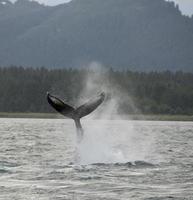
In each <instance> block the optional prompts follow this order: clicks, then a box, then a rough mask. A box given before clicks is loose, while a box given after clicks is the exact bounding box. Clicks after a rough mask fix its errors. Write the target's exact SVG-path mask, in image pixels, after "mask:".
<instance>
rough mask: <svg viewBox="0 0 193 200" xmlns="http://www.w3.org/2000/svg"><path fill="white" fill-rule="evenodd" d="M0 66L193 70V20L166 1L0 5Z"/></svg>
mask: <svg viewBox="0 0 193 200" xmlns="http://www.w3.org/2000/svg"><path fill="white" fill-rule="evenodd" d="M0 27H1V28H0V44H1V45H0V66H8V65H23V66H46V67H61V68H63V67H64V68H67V67H72V68H74V67H80V66H83V65H85V64H88V63H89V62H92V61H98V62H100V63H102V64H104V65H105V66H108V67H114V68H118V69H123V68H127V69H136V70H162V69H169V70H178V69H182V70H185V71H193V19H192V18H188V17H185V16H182V15H181V13H180V11H179V9H178V7H177V6H175V5H174V3H171V2H165V1H164V0H156V1H155V0H118V1H117V0H105V1H104V0H97V1H96V0H72V2H70V3H68V4H62V5H58V6H55V7H48V6H44V5H40V4H38V3H37V2H30V1H27V0H18V1H17V2H16V3H15V4H12V3H10V2H9V1H8V0H0Z"/></svg>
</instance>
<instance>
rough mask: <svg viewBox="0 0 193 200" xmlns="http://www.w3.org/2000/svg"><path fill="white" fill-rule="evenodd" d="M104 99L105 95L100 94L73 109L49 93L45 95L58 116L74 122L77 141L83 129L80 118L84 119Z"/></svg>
mask: <svg viewBox="0 0 193 200" xmlns="http://www.w3.org/2000/svg"><path fill="white" fill-rule="evenodd" d="M104 99H105V93H104V92H102V93H101V94H100V95H99V96H97V97H96V98H94V99H91V100H89V101H88V102H86V103H85V104H83V105H81V106H79V107H78V108H75V107H73V106H71V105H69V104H66V103H64V102H63V101H62V100H61V99H59V98H58V97H55V96H53V95H51V94H49V93H47V100H48V103H49V104H50V105H51V106H52V107H53V108H54V109H55V110H56V111H58V112H59V113H60V114H62V115H63V116H65V117H68V118H71V119H73V120H74V121H75V125H76V129H77V134H78V138H79V140H80V139H81V138H82V136H83V129H82V126H81V123H80V118H82V117H85V116H86V115H88V114H90V113H91V112H93V111H94V110H95V109H96V108H97V107H98V106H99V105H100V104H101V103H102V102H103V101H104Z"/></svg>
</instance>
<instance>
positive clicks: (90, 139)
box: [77, 63, 153, 164]
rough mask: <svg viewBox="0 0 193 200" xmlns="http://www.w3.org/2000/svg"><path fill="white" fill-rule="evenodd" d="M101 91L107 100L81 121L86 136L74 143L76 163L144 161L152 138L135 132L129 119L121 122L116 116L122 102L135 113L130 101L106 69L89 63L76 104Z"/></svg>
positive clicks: (120, 118) (120, 117)
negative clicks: (113, 82)
mask: <svg viewBox="0 0 193 200" xmlns="http://www.w3.org/2000/svg"><path fill="white" fill-rule="evenodd" d="M101 91H104V92H105V93H106V94H107V97H106V101H105V102H104V103H103V104H102V106H100V107H99V108H98V109H97V110H96V111H95V112H94V113H93V114H92V115H89V116H87V117H85V119H86V120H85V119H82V123H83V127H84V134H85V135H84V139H83V140H82V142H81V143H79V144H77V154H78V163H79V164H92V163H126V162H135V161H136V160H144V161H145V160H146V161H147V157H148V154H149V152H150V149H151V147H152V143H153V138H149V136H148V135H146V136H144V135H142V133H140V131H136V130H135V127H134V126H133V123H132V121H131V120H127V121H126V120H122V116H120V115H119V105H120V102H122V101H127V102H129V104H130V105H131V106H132V107H133V109H136V110H137V108H136V107H135V105H134V103H133V101H132V99H131V98H130V97H129V96H128V95H125V94H126V92H124V91H122V90H121V89H120V88H119V86H118V85H116V84H112V81H110V80H109V74H108V72H107V70H104V69H103V68H102V66H101V65H99V64H97V63H92V64H91V65H90V67H89V68H88V71H87V78H86V79H85V87H84V90H83V91H82V92H81V94H82V96H81V97H80V101H79V103H80V104H81V103H82V102H84V101H85V99H83V98H82V97H83V96H84V97H86V98H90V97H92V96H94V95H96V93H97V92H101ZM114 118H116V120H113V119H114ZM96 119H97V120H96ZM99 119H100V120H99ZM107 119H108V120H107ZM120 127H121V128H120Z"/></svg>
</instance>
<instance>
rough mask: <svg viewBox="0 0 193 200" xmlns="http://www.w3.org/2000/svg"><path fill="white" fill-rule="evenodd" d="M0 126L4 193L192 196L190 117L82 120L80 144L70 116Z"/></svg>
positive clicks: (0, 188)
mask: <svg viewBox="0 0 193 200" xmlns="http://www.w3.org/2000/svg"><path fill="white" fill-rule="evenodd" d="M96 124H97V126H98V127H105V129H104V130H105V131H104V133H103V132H100V134H98V132H95V131H93V132H92V131H91V130H92V129H93V127H94V128H95V129H96ZM0 125H1V126H0V133H1V135H0V199H2V200H28V199H30V200H31V199H34V200H35V199H38V200H48V199H50V200H64V199H66V200H69V199H74V200H90V199H97V200H98V199H99V200H100V199H101V200H120V199H121V200H127V199H136V200H138V199H146V200H162V199H164V200H167V199H175V200H178V199H193V123H190V122H143V121H141V122H139V121H138V122H130V121H121V120H119V121H115V120H114V121H96V122H94V121H84V123H83V125H84V127H85V130H86V136H85V138H86V139H85V141H83V144H81V145H82V146H81V145H80V146H77V145H76V142H75V141H76V138H75V129H74V124H73V122H72V121H70V120H48V119H46V120H43V119H41V120H40V119H0ZM89 134H90V135H91V136H92V137H91V136H90V135H89ZM103 138H104V140H103ZM109 140H110V143H109ZM105 142H106V144H107V145H105ZM94 144H97V145H98V146H97V145H94ZM100 144H101V145H100ZM92 147H93V148H92ZM88 148H89V149H88ZM97 148H98V151H97ZM79 151H80V152H79ZM76 154H80V155H79V156H80V158H81V160H80V161H79V162H75V160H74V158H75V156H76ZM95 161H96V162H95ZM111 161H112V162H113V163H112V162H111ZM116 161H117V162H116Z"/></svg>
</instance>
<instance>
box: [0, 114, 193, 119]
mask: <svg viewBox="0 0 193 200" xmlns="http://www.w3.org/2000/svg"><path fill="white" fill-rule="evenodd" d="M0 118H32V119H33V118H34V119H64V118H63V117H62V116H61V115H60V114H57V113H4V112H0ZM104 119H112V120H116V119H120V118H119V117H118V116H113V117H108V116H107V117H105V118H104ZM121 119H123V120H145V121H193V116H192V115H191V116H189V115H153V114H152V115H141V114H136V115H123V116H121Z"/></svg>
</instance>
